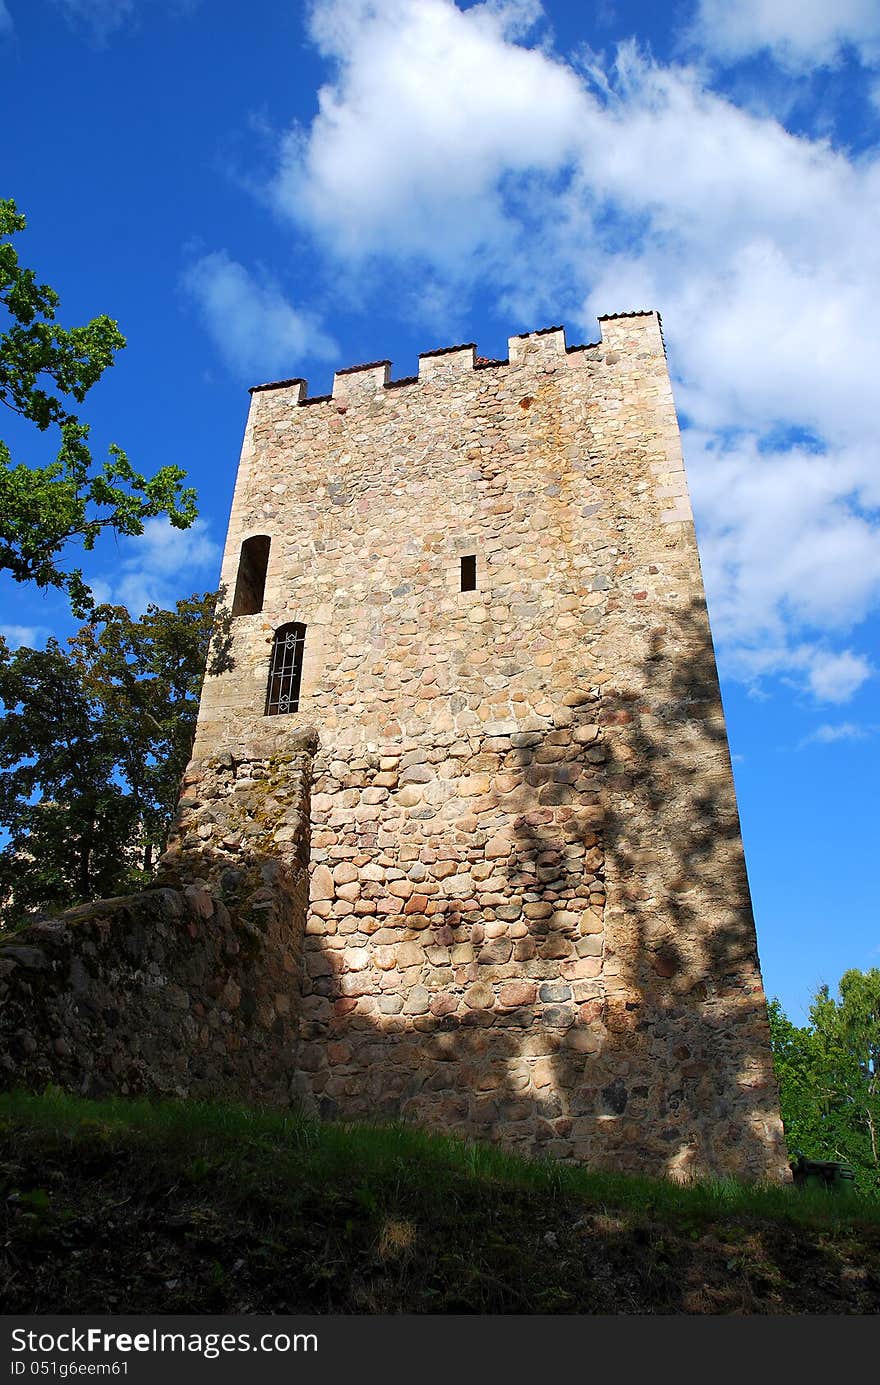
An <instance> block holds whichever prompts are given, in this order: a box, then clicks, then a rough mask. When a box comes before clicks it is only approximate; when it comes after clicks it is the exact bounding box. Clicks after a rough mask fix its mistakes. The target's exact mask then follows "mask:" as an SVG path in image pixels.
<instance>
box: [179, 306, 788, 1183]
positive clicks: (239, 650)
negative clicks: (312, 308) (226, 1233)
mask: <svg viewBox="0 0 880 1385" xmlns="http://www.w3.org/2000/svg"><path fill="white" fill-rule="evenodd" d="M601 333H602V337H601V341H600V342H598V343H596V344H594V345H589V346H566V343H565V336H564V333H563V331H562V329H561V328H549V329H547V330H544V331H540V332H533V333H529V334H527V335H523V336H519V337H513V338H512V339H511V340H510V344H509V348H510V349H509V358H508V359H507V360H485V359H483V358H481V357H479V356H476V355H475V348H474V347H473V346H472V345H466V346H455V347H449V348H446V349H444V350H440V351H433V352H427V353H425V354H424V355H423V356H422V357H421V358H420V361H419V374H418V376H417V377H412V378H410V379H402V380H391V379H389V363H388V362H386V361H380V362H376V363H373V364H370V365H364V366H357V367H353V368H352V369H349V370H343V371H339V372H337V374H336V376H335V379H334V384H333V392H332V394H331V395H328V396H322V397H319V398H310V397H309V396H308V394H307V392H306V384H305V382H304V381H302V380H286V381H280V382H278V383H276V384H271V385H261V386H258V387H256V388H255V389H254V390H252V392H251V410H250V417H249V420H248V424H247V431H246V436H245V442H244V448H243V451H242V457H241V465H240V469H239V473H238V480H237V484H236V489H235V498H234V502H233V506H232V517H231V520H230V525H229V534H228V539H227V544H226V552H225V558H224V563H223V572H222V580H223V582H224V584H225V586H226V588H227V591H228V593H229V596H230V599H231V602H232V616H233V619H232V639H231V655H232V667H231V669H230V670H229V671H227V672H225V673H223V674H222V675H220V676H217V677H211V678H208V680H207V682H206V686H205V689H204V693H203V697H202V705H201V712H200V717H199V725H198V732H197V737H196V745H195V750H194V762H193V771H192V773H191V775H190V783H191V784H196V785H197V784H198V783H199V782H200V776H202V778H203V777H204V776H205V775H210V774H211V773H213V772H214V769H216V767H217V766H218V765H219V766H221V767H222V766H224V765H225V766H227V768H228V767H229V766H235V765H240V764H245V765H247V766H248V768H247V769H246V771H245V784H246V786H247V785H249V786H250V787H251V789H253V787H254V785H255V784H257V782H258V780H259V778H260V777H262V778H263V780H264V781H265V783H266V784H268V785H270V786H271V785H274V786H275V787H276V788H277V787H278V786H279V785H283V783H284V778H285V774H286V773H289V774H290V775H294V774H295V775H298V776H299V780H298V783H297V785H296V795H295V797H296V799H297V805H298V809H299V811H300V817H302V816H303V811H302V810H303V805H304V801H305V798H306V796H307V795H308V794H310V797H311V806H310V812H309V813H308V817H309V819H310V840H309V841H308V843H307V849H308V853H309V870H310V881H311V888H310V904H309V910H308V916H307V918H300V919H296V918H291V920H290V924H289V947H290V954H291V963H290V971H291V976H292V978H293V979H292V981H291V995H290V997H289V998H288V999H287V1000H285V1001H284V1005H285V1006H286V1009H287V1015H288V1017H289V1018H290V1019H292V1020H293V1021H294V1024H293V1030H294V1031H295V1034H296V1038H295V1041H294V1042H295V1052H294V1054H293V1069H294V1071H295V1074H296V1088H297V1092H298V1095H299V1097H300V1098H301V1099H302V1100H303V1101H304V1102H305V1104H306V1105H307V1107H309V1108H311V1109H317V1110H318V1111H320V1112H321V1113H322V1114H325V1115H328V1116H340V1117H345V1118H348V1117H367V1118H371V1119H376V1118H379V1119H386V1118H398V1117H402V1118H406V1119H412V1120H414V1121H418V1122H420V1123H423V1124H426V1125H429V1126H432V1127H434V1128H441V1129H446V1130H452V1131H456V1132H460V1133H464V1134H468V1135H473V1136H476V1137H479V1138H482V1139H496V1140H499V1141H501V1142H502V1143H504V1144H505V1145H507V1146H508V1147H513V1148H518V1149H520V1150H522V1151H526V1152H544V1153H548V1154H550V1155H552V1156H555V1157H559V1158H562V1159H568V1160H585V1161H587V1162H589V1163H591V1164H592V1165H594V1166H597V1167H605V1168H620V1169H626V1170H639V1171H644V1172H651V1173H669V1174H672V1175H673V1176H680V1177H685V1176H688V1175H690V1174H692V1173H706V1172H714V1173H728V1172H730V1173H736V1174H739V1175H742V1176H746V1177H771V1178H778V1177H781V1176H783V1175H784V1170H785V1150H784V1145H783V1142H782V1131H781V1124H780V1121H779V1111H778V1100H777V1094H776V1088H775V1084H774V1080H773V1073H772V1066H771V1058H770V1048H769V1033H768V1027H767V1019H766V1010H765V1000H764V993H763V988H762V983H761V976H760V971H759V967H758V958H757V951H756V942H755V929H754V923H753V919H752V912H751V906H750V901H749V891H748V883H747V879H746V872H745V864H744V859H743V851H742V843H741V838H740V830H739V821H738V816H737V809H736V801H735V797H734V788H733V780H732V775H731V767H730V758H729V753H728V746H727V737H726V732H725V725H724V717H723V713H722V708H721V700H720V695H719V689H718V681H717V675H716V670H715V660H714V655H713V650H712V643H711V638H710V634H709V627H708V621H707V615H706V606H705V599H704V593H703V584H702V579H701V575H700V566H699V559H698V555H697V547H696V541H695V536H694V527H693V522H692V517H691V510H690V505H689V501H688V493H687V484H686V480H685V473H684V465H683V461H682V453H681V446H680V440H679V432H678V426H677V422H676V416H675V409H674V404H673V400H672V393H671V389H670V383H669V377H668V372H667V368H666V361H665V353H664V348H663V340H662V336H661V329H660V321H659V318H658V316H657V314H656V313H653V312H649V313H628V314H620V315H614V316H611V317H605V318H603V319H601ZM315 732H317V749H316V750H315V751H314V758H313V760H311V755H312V750H313V748H314V746H315V744H316V739H315ZM291 755H293V758H291ZM309 761H310V763H308V762H309ZM304 764H305V766H306V767H305V768H303V766H304ZM254 765H256V766H257V769H256V771H255V770H254V769H253V768H252V767H253V766H254ZM286 766H292V768H290V769H289V770H288V769H286V768H285V767H286ZM212 767H213V768H212ZM225 772H227V771H224V773H225ZM228 772H229V773H230V774H232V773H234V770H229V771H228ZM255 775H256V778H255ZM287 788H288V790H289V789H290V785H289V784H288V785H287ZM223 792H227V791H226V790H224V791H223ZM266 793H267V795H268V797H267V798H264V800H263V805H264V806H263V809H262V811H260V810H258V808H257V807H256V806H254V800H253V795H252V796H251V800H250V802H251V807H250V809H249V812H248V814H247V815H246V821H245V822H244V826H243V828H240V830H237V831H235V832H232V833H230V832H228V831H227V833H226V836H225V838H224V836H223V831H222V830H219V829H216V828H214V829H212V828H210V827H209V828H208V829H207V831H208V834H209V835H210V832H211V831H212V830H213V831H214V842H213V849H214V853H215V858H216V859H219V860H220V861H221V863H222V861H223V860H224V859H227V858H228V859H229V860H230V861H233V860H235V859H240V858H241V855H242V852H245V854H247V853H248V852H249V853H251V855H254V854H256V855H257V856H258V857H261V858H266V859H269V858H272V857H273V856H274V857H275V858H277V860H278V861H280V862H281V863H282V866H283V863H284V858H285V850H286V848H287V844H288V843H289V842H291V841H292V840H294V839H295V838H296V839H297V840H298V841H299V842H300V844H301V835H302V834H301V833H300V832H299V828H298V826H297V823H298V822H299V821H300V819H298V817H297V813H296V812H293V813H291V812H290V811H289V793H288V795H287V797H285V794H284V793H281V794H280V795H279V794H278V793H275V792H274V789H273V790H272V791H271V792H270V791H269V789H267V790H266ZM193 801H197V799H196V800H193ZM230 801H231V800H230ZM285 804H287V805H288V808H287V811H286V812H281V808H282V807H284V805H285ZM215 816H216V815H215ZM300 825H301V824H300ZM298 834H299V835H298ZM203 835H204V830H203ZM294 912H295V911H294ZM285 1042H288V1040H285Z"/></svg>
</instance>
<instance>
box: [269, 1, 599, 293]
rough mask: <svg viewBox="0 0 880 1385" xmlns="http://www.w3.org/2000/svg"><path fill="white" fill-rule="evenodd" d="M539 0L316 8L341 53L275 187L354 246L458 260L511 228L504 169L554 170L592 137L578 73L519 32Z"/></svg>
mask: <svg viewBox="0 0 880 1385" xmlns="http://www.w3.org/2000/svg"><path fill="white" fill-rule="evenodd" d="M539 13H540V7H539V6H538V5H533V4H530V5H523V4H520V3H499V4H497V5H492V6H487V5H477V6H474V7H472V8H471V9H469V10H468V11H467V12H466V13H462V12H461V11H460V10H458V9H457V8H456V6H455V5H453V4H451V3H449V2H448V0H418V3H413V0H383V3H381V4H377V3H374V0H324V3H319V4H317V5H316V6H315V7H314V9H313V12H312V21H311V30H312V36H313V38H314V39H315V41H316V43H317V45H318V47H319V49H320V51H321V52H322V53H323V54H324V56H325V57H327V58H330V59H332V60H333V61H334V63H335V64H336V65H337V72H338V76H337V80H336V81H335V82H334V83H333V84H328V85H326V86H324V87H322V88H321V91H320V92H319V98H318V99H319V113H318V115H317V116H316V118H315V121H314V123H313V125H312V127H311V129H310V131H308V133H306V132H304V131H302V130H301V129H299V128H296V127H295V128H294V129H292V130H291V131H290V133H289V134H288V136H287V137H286V139H285V140H284V143H283V146H282V150H281V158H280V166H279V169H278V175H277V178H276V180H275V183H274V187H273V190H272V191H273V196H274V200H275V202H276V205H277V206H278V207H279V208H280V209H281V210H282V212H284V213H286V214H287V215H288V216H289V217H290V218H291V219H292V220H294V221H295V222H297V223H300V224H306V225H308V226H310V227H311V228H313V229H315V230H319V231H321V232H322V233H324V234H326V235H328V236H329V237H330V238H331V241H332V243H333V245H334V246H335V248H336V249H337V250H338V251H339V252H340V253H342V254H355V255H359V254H364V253H371V252H372V253H382V252H383V251H384V250H386V249H391V250H392V251H393V252H395V253H400V252H402V251H403V252H407V253H411V254H422V255H425V256H427V257H428V258H429V259H431V260H434V261H439V262H441V263H443V264H445V265H448V266H453V265H455V264H456V263H457V262H458V261H459V260H460V259H461V257H462V256H464V255H467V254H469V253H471V252H472V251H475V250H479V249H486V248H487V247H489V246H494V247H496V249H497V247H498V246H499V245H500V246H503V245H505V244H506V243H507V242H508V241H509V240H510V238H511V231H512V230H513V229H515V228H510V227H509V226H508V224H507V218H506V211H505V207H504V202H503V198H502V195H501V189H500V187H499V186H498V184H499V181H500V179H501V177H502V175H507V174H517V173H523V172H526V171H542V170H543V171H545V172H552V171H554V170H556V168H557V167H558V166H559V163H560V159H561V158H564V156H565V154H566V153H567V152H571V153H573V152H574V150H575V148H576V147H577V146H578V144H579V143H580V135H579V131H578V116H579V112H580V110H581V108H582V106H583V93H582V90H581V87H580V83H579V80H578V78H577V76H576V74H575V73H574V72H573V71H571V70H570V69H569V68H567V67H565V66H563V65H561V64H559V63H556V62H553V61H552V60H551V59H549V58H547V57H546V56H545V55H544V54H543V53H541V52H538V51H535V50H532V49H528V48H524V47H520V46H518V45H517V44H515V43H513V42H511V41H510V39H511V38H513V37H514V36H516V35H518V34H521V33H522V31H523V28H524V26H526V25H527V24H528V23H529V21H530V20H531V19H534V18H535V17H536V16H537V15H538V14H539Z"/></svg>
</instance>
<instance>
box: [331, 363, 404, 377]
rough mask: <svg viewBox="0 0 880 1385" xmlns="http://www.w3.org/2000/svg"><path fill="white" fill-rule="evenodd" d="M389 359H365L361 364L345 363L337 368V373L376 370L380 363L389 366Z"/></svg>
mask: <svg viewBox="0 0 880 1385" xmlns="http://www.w3.org/2000/svg"><path fill="white" fill-rule="evenodd" d="M390 364H391V362H390V361H365V362H364V364H363V365H346V366H343V367H342V369H341V370H337V371H336V374H337V375H354V374H355V373H356V372H357V371H359V370H378V369H379V366H380V365H388V366H390Z"/></svg>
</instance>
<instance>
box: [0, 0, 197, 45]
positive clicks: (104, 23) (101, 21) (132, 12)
mask: <svg viewBox="0 0 880 1385" xmlns="http://www.w3.org/2000/svg"><path fill="white" fill-rule="evenodd" d="M2 3H3V0H0V5H2ZM200 3H201V0H55V4H56V5H57V6H58V7H59V9H60V10H61V11H62V13H63V14H64V16H65V18H66V19H67V21H68V22H69V23H70V24H72V25H73V26H74V27H79V28H85V29H86V30H87V31H88V32H89V33H90V34H91V36H92V38H93V39H94V40H95V41H96V42H97V43H99V44H102V43H106V42H107V40H108V39H109V38H110V37H111V35H113V34H115V33H116V32H117V31H118V30H120V29H123V28H125V27H126V26H128V25H133V24H136V23H137V22H138V21H139V20H140V19H141V18H142V17H143V13H144V11H145V10H146V9H155V8H157V7H158V8H160V9H166V10H171V12H172V13H173V14H189V13H190V12H191V11H192V10H194V9H195V8H196V7H197V6H198V5H199V4H200Z"/></svg>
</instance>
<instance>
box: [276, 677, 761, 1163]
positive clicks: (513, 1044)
mask: <svg viewBox="0 0 880 1385" xmlns="http://www.w3.org/2000/svg"><path fill="white" fill-rule="evenodd" d="M572 701H573V703H574V699H572ZM605 701H606V699H603V698H602V697H601V696H600V693H599V690H598V689H594V690H592V691H591V692H589V693H587V692H585V693H583V694H581V695H579V697H578V699H577V701H576V703H574V705H572V706H570V707H569V708H567V709H563V710H561V711H560V710H558V711H557V713H556V714H555V717H554V719H553V720H552V721H550V720H549V719H548V718H545V719H543V721H542V719H541V718H538V717H535V718H532V719H531V720H526V722H525V724H523V723H522V722H521V723H520V724H519V725H518V726H517V725H516V724H511V725H508V724H506V723H498V724H497V725H489V726H487V727H486V728H484V730H483V732H482V733H481V734H472V735H471V736H467V735H461V734H460V733H459V734H456V733H454V732H450V733H447V734H442V733H441V734H437V735H435V737H434V738H433V740H432V741H431V742H428V741H426V739H425V738H424V737H423V738H421V740H420V742H419V744H418V745H409V744H407V743H406V741H405V739H403V738H401V739H398V740H397V741H394V742H389V743H387V744H386V745H384V746H381V747H379V748H377V749H375V750H374V749H370V748H367V747H360V746H351V747H346V746H344V745H341V744H339V743H338V742H335V743H331V744H330V745H327V746H324V747H322V748H321V750H320V751H319V753H318V755H317V756H316V760H315V781H314V791H313V796H312V843H311V902H310V911H309V919H308V924H307V928H306V938H305V967H304V978H303V987H304V991H303V1000H302V1005H301V1024H300V1046H299V1056H298V1067H299V1075H298V1090H299V1093H300V1097H301V1099H302V1101H303V1103H304V1104H305V1105H306V1107H307V1108H308V1109H312V1110H314V1111H315V1112H317V1113H319V1114H321V1115H323V1116H325V1117H328V1118H343V1119H352V1118H365V1119H377V1118H379V1119H397V1118H402V1119H406V1120H413V1121H416V1122H418V1123H419V1124H422V1125H427V1126H430V1127H433V1128H435V1129H438V1130H442V1131H451V1132H455V1133H458V1134H461V1135H465V1136H471V1137H476V1138H480V1139H484V1140H490V1141H494V1142H498V1143H501V1144H503V1145H504V1146H506V1147H508V1148H511V1149H516V1150H518V1151H520V1152H522V1153H527V1154H533V1155H534V1154H539V1155H547V1156H549V1157H553V1158H556V1159H560V1160H563V1161H567V1162H585V1163H588V1164H590V1165H591V1166H593V1167H596V1168H606V1169H615V1170H624V1171H630V1172H641V1173H651V1174H655V1175H672V1176H675V1177H689V1176H694V1175H697V1176H703V1175H707V1174H714V1175H723V1174H734V1175H738V1176H741V1177H746V1178H767V1177H769V1178H779V1177H784V1176H785V1169H786V1164H785V1147H784V1142H783V1139H782V1128H781V1123H780V1121H779V1116H778V1104H777V1098H776V1091H775V1084H774V1081H773V1074H772V1067H771V1065H770V1051H769V1034H768V1032H767V1020H766V1008H765V1005H764V997H763V991H762V988H761V982H760V973H759V971H758V967H757V958H756V956H755V954H754V928H753V925H752V924H751V914H750V911H749V908H748V897H747V892H746V893H745V895H744V897H743V898H742V899H740V898H736V899H734V898H733V897H732V891H733V888H734V886H735V885H736V883H737V881H738V875H737V873H736V871H735V870H734V869H732V868H731V869H730V871H729V875H728V877H727V879H728V887H729V892H730V894H731V897H730V898H729V899H727V900H726V903H727V904H728V905H729V907H730V911H731V921H730V926H729V927H726V928H724V929H723V930H722V931H723V935H724V940H725V941H724V951H723V953H722V952H717V951H716V952H715V953H713V951H712V938H713V934H714V933H715V932H716V931H717V925H718V922H719V920H718V919H717V918H716V917H715V914H717V912H718V909H717V907H716V910H715V914H713V912H712V909H711V907H709V906H707V907H706V908H705V910H703V909H702V908H700V909H697V910H695V911H694V912H693V916H692V917H687V916H686V915H685V912H684V911H683V910H681V909H680V910H679V913H678V916H677V918H675V919H672V920H671V921H667V920H666V919H665V917H664V909H663V907H662V904H661V900H660V898H658V895H657V893H656V888H655V889H654V890H653V891H652V889H651V885H652V883H653V885H654V886H655V887H656V882H651V880H650V872H651V871H652V869H655V868H656V867H655V866H653V865H652V862H654V861H655V860H657V859H659V854H660V853H659V851H658V852H657V853H655V852H652V851H649V850H646V849H643V850H641V851H640V852H627V851H625V850H624V846H623V843H624V836H623V825H622V823H621V821H620V819H619V815H616V814H615V813H614V811H612V809H611V808H610V806H609V793H608V784H609V779H610V778H611V777H612V776H614V779H615V783H616V784H617V781H618V780H619V779H620V772H621V769H622V767H623V766H625V765H626V764H627V763H628V762H629V758H631V757H628V756H627V749H626V744H625V742H626V740H627V739H628V738H629V737H630V736H631V734H632V732H633V728H634V727H635V726H636V725H637V722H636V719H635V718H634V715H633V713H631V712H627V713H625V714H624V713H622V712H621V711H620V710H619V709H618V708H617V707H616V705H615V706H612V707H608V706H606V705H604V703H605ZM705 753H706V752H705V748H704V747H702V746H701V748H700V755H701V757H703V758H704V757H705ZM617 787H619V784H617ZM648 787H649V788H650V787H651V786H648ZM629 791H631V792H632V794H633V797H632V800H631V801H630V809H629V811H630V815H631V817H632V818H633V820H636V821H639V822H641V818H642V816H644V814H640V815H639V816H637V814H639V809H638V805H637V802H636V799H637V797H638V795H639V793H641V792H642V786H640V785H639V784H638V783H636V784H635V785H632V786H630V787H629ZM688 809H689V805H688V803H687V802H683V804H682V810H681V831H682V832H683V833H684V834H686V835H687V834H689V833H690V832H691V828H692V816H693V815H692V811H691V812H689V811H688ZM733 827H734V829H736V828H737V825H736V823H734V824H733ZM717 829H718V819H716V821H715V826H714V828H713V830H717ZM737 831H738V829H737ZM737 840H738V835H737ZM689 845H690V836H689V835H688V847H689ZM677 846H678V844H677V843H672V844H670V843H669V842H666V843H664V844H661V847H662V849H664V850H672V851H673V854H674V852H675V850H676V849H677ZM733 864H734V865H735V863H733ZM670 870H671V867H670V866H665V867H664V871H665V873H666V874H668V873H669V872H670ZM700 883H703V884H705V883H706V882H701V870H700V868H699V867H697V866H695V867H694V869H693V873H692V875H691V877H690V878H689V881H688V884H689V885H695V884H700ZM714 897H715V898H716V899H722V898H724V896H723V892H722V891H721V890H720V889H719V888H715V889H714ZM643 903H644V904H646V905H647V908H643V907H642V905H643ZM643 915H644V917H643ZM750 940H751V942H750Z"/></svg>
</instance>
